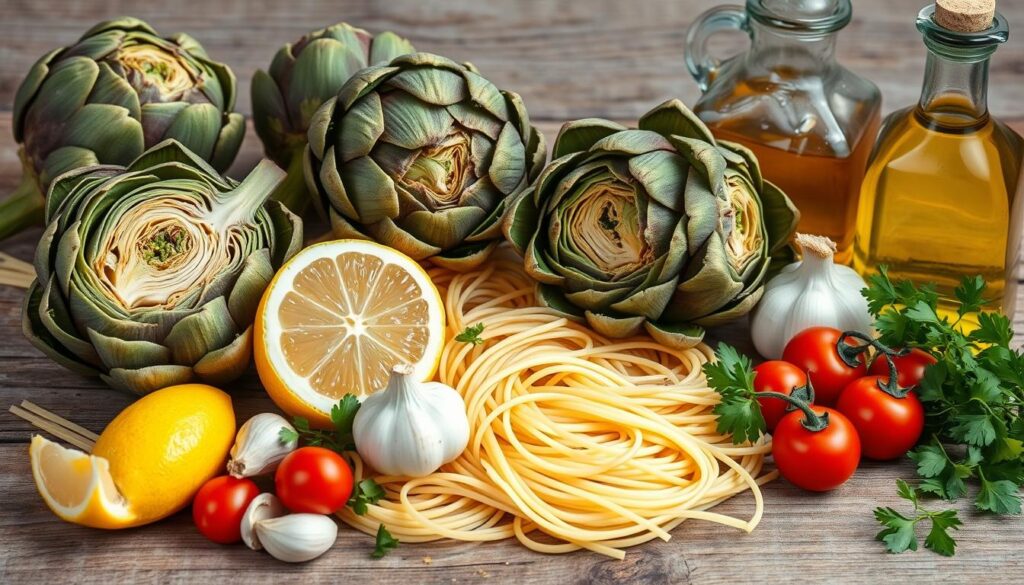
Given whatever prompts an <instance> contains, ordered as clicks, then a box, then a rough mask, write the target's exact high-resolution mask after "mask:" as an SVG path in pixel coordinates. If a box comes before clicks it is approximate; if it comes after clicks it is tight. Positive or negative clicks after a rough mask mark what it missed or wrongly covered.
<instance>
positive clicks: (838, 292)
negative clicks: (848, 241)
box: [750, 234, 873, 360]
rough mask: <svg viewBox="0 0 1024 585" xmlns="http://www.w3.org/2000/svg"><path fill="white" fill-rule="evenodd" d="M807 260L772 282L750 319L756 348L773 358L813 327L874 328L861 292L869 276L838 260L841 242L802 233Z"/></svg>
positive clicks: (800, 242) (799, 237)
mask: <svg viewBox="0 0 1024 585" xmlns="http://www.w3.org/2000/svg"><path fill="white" fill-rule="evenodd" d="M796 243H797V245H798V246H799V247H800V249H801V251H802V253H803V259H802V260H801V261H800V262H795V263H793V264H790V265H789V266H786V267H785V268H783V269H782V272H780V273H779V274H778V275H777V276H775V278H772V279H771V280H770V281H768V284H767V286H765V290H764V296H763V297H762V298H761V302H760V303H758V305H757V307H756V308H755V309H754V312H753V314H752V315H751V318H750V333H751V336H752V337H753V339H754V347H756V348H757V351H758V352H759V353H760V354H761V355H762V356H764V357H766V358H768V359H773V360H775V359H779V358H781V357H782V350H783V349H785V347H786V344H787V343H789V340H790V339H792V338H793V336H794V335H796V334H797V333H800V332H801V331H803V330H804V329H807V328H808V327H816V326H822V327H835V328H836V329H839V330H841V331H860V332H861V333H864V334H866V335H870V334H871V332H872V322H873V321H872V319H871V314H870V313H869V312H868V303H867V301H866V300H865V299H864V297H863V296H861V294H860V291H861V289H863V288H864V287H865V286H866V285H865V283H864V279H862V278H861V277H860V275H858V274H857V273H856V272H854V271H853V270H852V269H851V268H848V267H846V266H842V265H837V264H835V263H834V262H833V261H832V256H833V255H834V254H835V251H836V245H835V243H834V242H833V241H832V240H830V239H828V238H825V237H822V236H810V235H806V234H797V235H796Z"/></svg>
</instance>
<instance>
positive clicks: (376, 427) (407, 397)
mask: <svg viewBox="0 0 1024 585" xmlns="http://www.w3.org/2000/svg"><path fill="white" fill-rule="evenodd" d="M412 372H413V369H412V367H411V366H408V365H404V364H403V365H398V366H395V368H394V370H393V371H392V373H391V378H390V379H389V380H388V385H387V388H385V389H384V390H383V391H381V392H377V393H376V394H372V395H370V396H368V397H367V398H366V399H364V400H363V405H362V407H360V409H359V412H357V413H356V417H355V420H354V421H353V423H352V436H353V438H354V439H355V443H356V450H357V451H358V452H359V455H360V456H361V457H362V458H363V460H364V461H366V463H368V464H369V465H370V466H371V467H373V468H374V469H376V470H377V471H379V472H381V473H385V474H387V475H403V476H408V477H423V476H425V475H429V474H431V473H433V472H434V471H436V470H437V468H438V467H441V465H443V464H445V463H448V462H449V461H452V460H454V459H455V458H456V457H458V456H459V455H460V454H461V453H462V451H463V449H465V448H466V444H467V443H468V442H469V420H468V419H467V418H466V403H465V402H464V401H463V400H462V396H460V395H459V393H458V392H456V391H455V389H453V388H452V387H450V386H445V385H444V384H441V383H439V382H419V381H417V380H415V379H414V378H413V377H412Z"/></svg>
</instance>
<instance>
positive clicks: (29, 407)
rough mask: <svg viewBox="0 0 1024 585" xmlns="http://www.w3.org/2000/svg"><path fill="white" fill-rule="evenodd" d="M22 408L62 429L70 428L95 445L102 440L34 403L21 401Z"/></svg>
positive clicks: (87, 430)
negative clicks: (98, 440)
mask: <svg viewBox="0 0 1024 585" xmlns="http://www.w3.org/2000/svg"><path fill="white" fill-rule="evenodd" d="M21 407H22V408H24V409H25V410H28V411H31V412H34V413H35V414H38V415H39V416H41V417H43V418H45V419H47V420H50V421H53V422H55V423H57V424H59V425H60V426H62V427H65V428H68V429H70V430H72V431H74V432H76V433H78V434H79V435H81V436H82V437H84V438H85V439H87V440H89V441H92V442H94V443H95V442H96V440H97V439H99V438H100V436H99V435H97V434H96V433H94V432H92V431H90V430H89V429H87V428H85V427H83V426H81V425H77V424H75V423H73V422H71V421H69V420H68V419H66V418H63V417H60V416H58V415H56V414H54V413H52V412H50V411H49V410H46V409H45V408H43V407H42V406H39V405H37V404H34V403H32V402H29V401H28V400H22V401H21Z"/></svg>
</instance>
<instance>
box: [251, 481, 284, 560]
mask: <svg viewBox="0 0 1024 585" xmlns="http://www.w3.org/2000/svg"><path fill="white" fill-rule="evenodd" d="M287 513H288V510H286V509H285V507H284V504H282V503H281V500H279V499H278V498H277V496H275V495H274V494H270V493H264V494H260V495H258V496H256V497H255V498H253V500H252V501H251V502H249V507H248V508H246V509H245V515H244V516H242V542H244V543H245V546H247V547H249V548H251V549H252V550H260V549H262V548H263V545H262V544H261V543H260V539H259V536H258V534H257V533H256V523H257V522H260V521H261V520H270V519H272V518H279V517H281V516H284V515H285V514H287Z"/></svg>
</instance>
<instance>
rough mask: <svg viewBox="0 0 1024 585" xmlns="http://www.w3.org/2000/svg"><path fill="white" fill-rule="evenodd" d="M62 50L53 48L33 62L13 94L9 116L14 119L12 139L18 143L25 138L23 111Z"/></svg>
mask: <svg viewBox="0 0 1024 585" xmlns="http://www.w3.org/2000/svg"><path fill="white" fill-rule="evenodd" d="M62 52H63V49H54V50H52V51H50V52H49V53H46V54H45V55H43V56H42V57H40V58H39V60H38V61H36V62H35V63H33V64H32V68H31V69H29V71H28V75H26V76H25V79H24V80H23V81H22V82H21V85H19V86H18V91H17V92H16V93H15V94H14V109H13V111H12V112H11V118H12V119H13V121H14V141H15V142H18V143H19V144H20V143H21V142H24V140H25V128H24V126H25V115H24V114H25V111H26V110H27V109H28V106H29V104H30V103H31V102H32V100H34V99H35V97H36V94H37V93H38V92H39V89H40V88H41V87H42V85H43V82H44V81H45V80H46V78H47V76H48V75H49V74H50V65H51V64H52V63H53V62H54V59H55V58H56V57H57V55H59V54H60V53H62Z"/></svg>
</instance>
